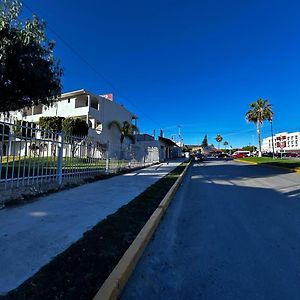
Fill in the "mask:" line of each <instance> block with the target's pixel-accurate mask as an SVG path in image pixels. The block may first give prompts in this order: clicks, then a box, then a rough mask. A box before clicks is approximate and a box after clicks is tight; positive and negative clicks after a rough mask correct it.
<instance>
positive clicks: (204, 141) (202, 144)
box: [201, 134, 208, 148]
mask: <svg viewBox="0 0 300 300" xmlns="http://www.w3.org/2000/svg"><path fill="white" fill-rule="evenodd" d="M207 146H208V142H207V134H206V135H205V136H204V138H203V140H202V143H201V147H202V148H204V147H207Z"/></svg>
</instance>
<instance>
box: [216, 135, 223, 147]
mask: <svg viewBox="0 0 300 300" xmlns="http://www.w3.org/2000/svg"><path fill="white" fill-rule="evenodd" d="M222 140H223V138H222V136H221V135H220V134H218V135H217V136H216V141H217V142H218V148H219V149H220V143H221V142H222Z"/></svg>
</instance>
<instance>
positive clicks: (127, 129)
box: [108, 121, 139, 147]
mask: <svg viewBox="0 0 300 300" xmlns="http://www.w3.org/2000/svg"><path fill="white" fill-rule="evenodd" d="M112 127H116V128H117V129H118V131H119V132H120V143H121V147H122V145H123V142H124V139H125V138H128V139H129V140H130V141H131V142H132V143H134V134H135V133H138V131H139V129H138V128H137V127H136V126H135V125H133V124H130V123H129V122H127V121H124V122H123V123H120V122H118V121H111V122H110V123H109V124H108V128H109V129H111V128H112Z"/></svg>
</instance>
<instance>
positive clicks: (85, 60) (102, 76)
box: [22, 1, 157, 124]
mask: <svg viewBox="0 0 300 300" xmlns="http://www.w3.org/2000/svg"><path fill="white" fill-rule="evenodd" d="M22 5H23V6H24V7H25V8H26V9H27V10H28V11H30V12H31V13H32V14H34V15H36V16H37V15H38V14H37V13H35V12H34V10H33V9H32V8H31V7H30V6H29V5H28V4H26V3H25V2H24V1H23V2H22ZM47 28H48V29H49V30H50V31H51V32H52V33H53V34H54V35H55V36H56V37H57V38H58V39H59V40H60V41H61V42H62V43H63V44H64V45H65V46H66V47H67V48H68V49H69V50H70V51H71V52H73V53H74V54H75V55H76V56H77V57H78V58H79V59H80V60H81V61H82V62H83V63H84V64H86V65H87V66H88V67H89V68H90V69H91V70H92V71H93V72H94V73H95V74H96V75H97V76H98V77H99V78H100V79H102V80H103V81H104V82H106V83H107V85H109V86H110V87H111V88H112V89H113V90H114V91H116V93H117V94H118V95H119V96H120V97H121V98H123V100H125V101H126V102H128V103H129V104H131V105H132V106H133V107H135V108H136V109H137V110H138V111H140V109H139V108H138V107H137V105H136V104H135V103H134V102H133V101H131V100H130V99H129V97H124V95H123V93H121V92H120V90H119V89H118V88H117V87H116V86H115V85H114V84H113V83H112V82H111V81H110V80H108V78H107V77H106V76H104V75H103V74H102V73H100V72H99V71H98V70H97V69H96V68H95V67H94V66H93V65H92V64H91V63H90V62H89V61H88V60H87V59H86V58H85V57H84V56H83V55H82V54H81V53H79V52H78V50H76V49H75V48H74V47H73V46H72V45H71V44H70V43H69V42H67V41H66V40H65V39H64V38H63V37H62V36H61V35H60V34H59V33H58V32H57V31H56V30H54V29H53V28H52V27H51V26H50V25H48V23H47ZM142 115H143V116H144V117H146V118H147V119H149V120H150V121H151V122H153V124H157V122H156V121H155V120H153V119H152V118H151V117H150V116H148V115H147V114H145V113H142Z"/></svg>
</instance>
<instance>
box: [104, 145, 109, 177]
mask: <svg viewBox="0 0 300 300" xmlns="http://www.w3.org/2000/svg"><path fill="white" fill-rule="evenodd" d="M105 172H106V173H109V141H107V147H106V164H105Z"/></svg>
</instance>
